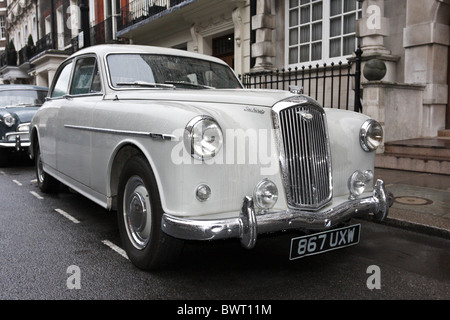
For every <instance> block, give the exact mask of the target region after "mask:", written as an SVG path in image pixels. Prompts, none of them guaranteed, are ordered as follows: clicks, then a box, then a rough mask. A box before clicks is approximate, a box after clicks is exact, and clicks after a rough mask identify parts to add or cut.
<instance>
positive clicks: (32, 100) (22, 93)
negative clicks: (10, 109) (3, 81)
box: [0, 89, 47, 107]
mask: <svg viewBox="0 0 450 320" xmlns="http://www.w3.org/2000/svg"><path fill="white" fill-rule="evenodd" d="M46 96H47V91H43V90H30V89H28V90H5V91H0V107H5V106H12V105H18V104H21V105H41V104H43V103H44V100H45V97H46Z"/></svg>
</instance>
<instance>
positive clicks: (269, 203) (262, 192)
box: [254, 179, 278, 210]
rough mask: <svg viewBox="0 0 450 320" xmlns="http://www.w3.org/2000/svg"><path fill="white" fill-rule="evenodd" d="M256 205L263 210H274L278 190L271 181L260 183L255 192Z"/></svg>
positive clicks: (266, 180)
mask: <svg viewBox="0 0 450 320" xmlns="http://www.w3.org/2000/svg"><path fill="white" fill-rule="evenodd" d="M254 198H255V204H256V205H257V206H258V207H259V208H261V209H263V210H268V209H272V208H273V206H274V205H275V203H276V202H277V200H278V188H277V186H276V185H275V183H273V182H272V181H270V180H269V179H264V180H262V181H260V182H259V183H258V184H257V186H256V188H255V191H254Z"/></svg>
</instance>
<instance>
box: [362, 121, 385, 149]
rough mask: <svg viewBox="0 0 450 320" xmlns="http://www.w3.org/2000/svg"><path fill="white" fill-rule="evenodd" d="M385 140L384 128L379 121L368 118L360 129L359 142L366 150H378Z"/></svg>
mask: <svg viewBox="0 0 450 320" xmlns="http://www.w3.org/2000/svg"><path fill="white" fill-rule="evenodd" d="M382 141H383V128H382V127H381V124H380V123H379V122H378V121H375V120H373V119H369V120H366V122H364V123H363V125H362V126H361V129H360V131H359V142H360V143H361V147H362V148H363V150H364V151H367V152H369V151H373V150H376V149H377V148H378V147H379V146H380V144H381V142H382Z"/></svg>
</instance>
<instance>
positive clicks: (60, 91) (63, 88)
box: [50, 62, 72, 98]
mask: <svg viewBox="0 0 450 320" xmlns="http://www.w3.org/2000/svg"><path fill="white" fill-rule="evenodd" d="M71 71H72V62H69V63H68V64H66V65H65V66H64V67H63V69H62V70H61V72H60V73H59V75H58V78H57V79H56V82H55V85H54V87H53V91H52V94H51V95H50V96H51V97H52V98H58V97H62V96H64V95H65V94H66V93H67V89H68V88H69V82H70V72H71Z"/></svg>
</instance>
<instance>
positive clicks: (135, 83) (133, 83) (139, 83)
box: [116, 81, 175, 89]
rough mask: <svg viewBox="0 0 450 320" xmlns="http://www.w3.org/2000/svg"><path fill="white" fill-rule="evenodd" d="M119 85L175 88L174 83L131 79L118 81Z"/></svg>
mask: <svg viewBox="0 0 450 320" xmlns="http://www.w3.org/2000/svg"><path fill="white" fill-rule="evenodd" d="M116 85H118V86H139V87H152V88H169V89H174V88H175V86H174V85H173V84H164V83H155V82H146V81H130V82H117V83H116Z"/></svg>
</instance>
